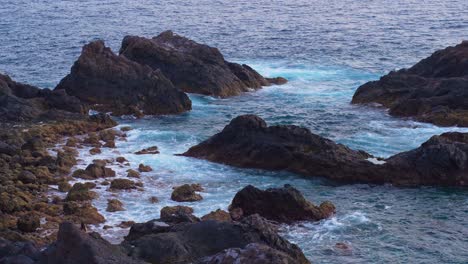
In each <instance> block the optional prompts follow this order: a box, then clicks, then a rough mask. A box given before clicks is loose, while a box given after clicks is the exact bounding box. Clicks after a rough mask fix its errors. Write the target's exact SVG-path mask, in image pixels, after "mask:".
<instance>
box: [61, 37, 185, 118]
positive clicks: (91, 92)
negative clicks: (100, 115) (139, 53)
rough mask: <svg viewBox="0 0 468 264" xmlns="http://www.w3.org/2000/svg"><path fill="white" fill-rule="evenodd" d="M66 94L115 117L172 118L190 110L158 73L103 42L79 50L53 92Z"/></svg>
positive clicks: (172, 87)
mask: <svg viewBox="0 0 468 264" xmlns="http://www.w3.org/2000/svg"><path fill="white" fill-rule="evenodd" d="M62 89H63V90H66V91H67V93H69V94H71V95H74V96H76V97H78V98H79V99H80V100H82V101H83V102H87V103H89V104H92V105H93V106H92V108H94V109H96V110H100V111H106V112H107V111H110V112H113V114H115V115H123V114H135V115H137V116H139V115H141V114H150V115H157V114H176V113H181V112H184V111H188V110H190V109H191V101H190V99H189V98H188V96H187V95H186V94H185V93H183V92H182V91H180V90H179V89H177V88H175V87H174V85H173V84H172V83H171V81H169V80H168V79H167V78H166V77H164V75H163V74H162V73H161V72H160V71H155V70H152V69H151V68H150V67H148V66H143V65H140V64H138V63H136V62H133V61H130V60H128V59H126V58H125V57H123V56H118V55H115V54H114V53H113V52H112V51H111V50H110V49H109V48H107V47H105V45H104V42H103V41H94V42H91V43H89V44H87V45H85V46H84V47H83V51H82V53H81V56H80V57H79V58H78V60H77V61H76V62H75V64H74V65H73V67H72V68H71V72H70V74H69V75H67V76H66V77H65V78H64V79H62V80H61V81H60V83H59V84H58V86H57V87H56V88H55V90H62Z"/></svg>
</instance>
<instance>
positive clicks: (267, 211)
mask: <svg viewBox="0 0 468 264" xmlns="http://www.w3.org/2000/svg"><path fill="white" fill-rule="evenodd" d="M229 210H230V211H235V210H240V212H242V216H249V215H252V214H259V215H260V216H262V217H264V218H266V219H268V220H273V221H277V222H282V223H292V222H295V221H304V220H309V221H318V220H322V219H325V218H328V217H330V216H332V215H333V214H334V213H335V206H334V205H333V204H332V203H331V202H328V201H327V202H323V203H322V204H321V205H320V206H315V205H314V204H312V203H311V202H309V201H307V200H306V199H305V198H304V196H302V194H301V193H300V192H299V191H298V190H297V189H295V188H294V187H292V186H290V185H286V186H284V187H283V188H270V189H267V190H265V191H263V190H260V189H257V188H255V187H254V186H252V185H249V186H246V187H245V188H243V189H242V190H240V191H239V192H237V193H236V195H235V196H234V199H233V200H232V203H231V205H230V206H229Z"/></svg>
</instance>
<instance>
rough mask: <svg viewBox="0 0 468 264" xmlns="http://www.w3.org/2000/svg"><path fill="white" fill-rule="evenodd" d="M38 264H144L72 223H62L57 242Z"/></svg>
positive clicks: (96, 234) (46, 251)
mask: <svg viewBox="0 0 468 264" xmlns="http://www.w3.org/2000/svg"><path fill="white" fill-rule="evenodd" d="M39 263H40V264H42V263H44V264H46V263H47V264H55V263H56V264H82V263H89V264H120V263H121V264H131V263H144V262H142V261H138V260H135V259H132V258H131V257H128V256H127V255H126V254H125V252H124V251H123V250H122V249H121V248H120V247H119V246H115V245H111V244H110V243H109V242H107V241H106V240H104V239H103V238H101V236H100V235H99V234H98V233H95V232H93V233H89V234H87V233H85V232H83V231H81V230H80V229H78V227H75V226H74V225H73V224H72V223H63V224H61V225H60V229H59V232H58V236H57V241H56V242H55V243H54V244H52V245H51V246H49V247H48V248H47V249H46V250H45V251H44V252H43V253H42V255H41V257H40V261H39Z"/></svg>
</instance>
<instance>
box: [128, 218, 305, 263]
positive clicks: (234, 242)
mask: <svg viewBox="0 0 468 264" xmlns="http://www.w3.org/2000/svg"><path fill="white" fill-rule="evenodd" d="M159 223H160V222H157V221H156V220H152V221H150V222H148V223H145V224H135V225H134V226H132V228H131V229H130V233H129V236H127V237H126V238H125V241H124V243H123V244H122V245H123V246H125V247H126V248H127V249H128V250H129V254H130V256H134V257H137V258H142V259H143V260H145V261H147V262H151V263H198V262H200V261H202V260H203V259H205V258H206V257H209V256H212V255H215V254H218V253H220V252H222V251H223V250H226V249H231V248H246V247H247V245H249V244H252V243H257V244H259V245H264V246H267V247H270V248H272V249H274V250H275V252H276V251H278V252H281V253H283V254H284V255H286V256H289V257H290V258H291V259H293V260H294V261H295V262H293V263H301V264H306V263H310V262H309V261H308V260H307V259H306V258H305V256H304V254H303V253H302V251H301V250H300V249H299V247H297V246H296V245H294V244H291V243H290V242H288V241H287V240H286V239H284V238H282V237H280V236H279V235H278V234H277V233H276V228H275V227H273V226H272V225H271V224H270V223H268V222H267V221H266V220H265V219H263V218H261V217H260V216H258V215H252V216H249V217H246V218H244V219H243V220H242V222H219V221H213V220H209V221H201V222H195V223H187V222H184V223H180V224H175V225H169V226H167V225H163V226H161V225H160V224H159ZM132 230H133V231H132ZM259 252H260V254H263V253H265V252H266V250H261V251H260V250H259ZM278 252H276V254H278ZM270 253H271V251H270ZM278 256H279V255H278ZM265 257H268V256H265ZM255 258H260V259H261V258H264V257H263V256H261V255H258V256H256V257H255ZM249 263H250V262H249Z"/></svg>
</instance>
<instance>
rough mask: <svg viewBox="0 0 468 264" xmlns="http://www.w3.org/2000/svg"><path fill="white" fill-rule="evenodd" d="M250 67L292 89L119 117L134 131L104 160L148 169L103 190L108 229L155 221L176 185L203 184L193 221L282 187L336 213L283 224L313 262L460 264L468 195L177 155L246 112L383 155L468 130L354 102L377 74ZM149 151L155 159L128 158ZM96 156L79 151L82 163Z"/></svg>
mask: <svg viewBox="0 0 468 264" xmlns="http://www.w3.org/2000/svg"><path fill="white" fill-rule="evenodd" d="M250 63H251V64H252V65H254V66H255V68H256V69H259V70H260V72H261V73H263V74H266V75H271V76H274V75H281V76H286V77H288V78H289V80H290V82H289V84H287V85H284V86H272V87H265V88H264V89H262V90H260V91H257V92H252V93H247V94H244V95H242V96H238V97H233V98H228V99H216V98H213V97H207V96H199V95H191V99H192V101H193V111H191V112H189V113H185V114H182V115H178V116H161V117H146V118H144V119H140V120H135V119H131V118H128V119H120V120H119V122H120V124H121V125H122V126H126V125H130V126H132V127H133V128H134V130H132V131H130V132H128V137H127V141H122V142H118V144H117V147H118V152H116V151H112V150H111V151H109V150H106V151H107V152H104V153H103V157H115V156H116V155H123V156H125V157H126V158H127V159H128V160H129V161H130V162H131V165H132V168H136V167H137V166H138V164H139V163H144V164H148V165H150V166H152V167H153V169H154V171H153V172H150V173H143V176H142V181H143V182H144V184H145V191H144V192H139V191H133V192H120V193H110V192H102V194H101V197H100V198H99V199H98V200H96V202H95V203H96V205H97V207H98V208H99V209H100V211H101V213H103V214H104V215H105V216H106V218H107V220H108V222H107V223H106V224H108V225H109V224H111V225H113V224H118V223H120V222H121V221H126V220H134V221H147V220H150V219H153V218H156V217H158V216H159V210H160V209H161V208H162V207H163V206H167V205H177V204H179V203H176V202H173V201H171V200H170V194H171V192H172V187H174V186H177V185H181V184H184V183H201V184H202V185H203V187H204V188H205V192H203V193H202V196H203V197H204V199H203V200H202V201H200V202H193V203H184V204H186V205H189V206H191V207H193V208H194V209H195V214H196V215H197V216H202V215H204V214H206V213H208V212H210V211H212V210H215V209H217V208H221V209H225V210H226V209H227V207H228V205H229V204H230V201H231V199H232V198H233V196H234V195H235V193H236V192H237V191H238V190H240V189H241V188H243V187H244V186H246V185H247V184H253V185H255V186H257V187H260V188H269V187H278V186H282V185H283V184H286V183H288V184H292V185H293V186H295V187H297V188H298V189H299V190H301V191H302V192H303V193H304V195H305V196H306V197H307V198H308V199H310V200H311V201H313V202H315V203H320V202H322V201H324V200H331V201H332V202H334V203H335V205H336V206H337V208H338V209H337V214H336V216H335V217H333V218H331V219H328V220H325V221H321V222H318V223H311V222H305V223H299V224H297V225H293V226H283V229H282V230H283V234H284V235H285V236H286V237H287V238H288V239H289V240H291V241H293V242H295V243H297V244H298V245H299V246H300V247H301V248H302V249H303V251H304V252H305V254H306V255H307V256H308V257H309V258H310V259H311V260H312V261H314V262H316V263H342V262H346V263H362V262H384V263H389V262H392V263H394V262H395V263H404V262H407V261H408V262H411V263H428V262H433V263H436V262H444V263H448V262H453V263H463V262H464V260H466V259H467V257H468V252H467V251H466V248H467V247H466V246H467V245H468V244H467V243H468V241H467V236H466V235H467V234H468V233H467V232H468V228H467V227H466V226H467V224H468V220H467V218H466V216H467V213H468V205H467V199H468V198H467V197H468V196H467V194H468V193H467V192H466V191H465V190H456V189H438V188H415V189H405V188H394V187H391V186H368V185H346V186H336V185H334V184H333V183H330V182H327V181H325V180H323V179H320V178H312V179H305V178H302V177H300V176H297V175H293V174H291V173H287V172H268V171H262V170H249V169H239V168H233V167H229V166H225V165H220V164H215V163H210V162H206V161H203V160H197V159H192V158H186V157H180V156H175V155H174V154H178V153H183V152H184V151H186V150H187V149H188V148H189V147H191V146H193V145H195V144H197V143H199V142H200V141H202V140H204V139H206V138H208V137H209V136H211V135H213V134H215V133H217V132H219V131H220V130H221V129H222V128H223V127H224V126H225V125H226V124H227V123H228V122H229V121H230V120H231V119H232V118H233V117H235V116H237V115H240V114H246V113H255V114H259V115H260V116H262V117H263V118H265V119H266V120H267V122H268V123H270V124H298V125H302V126H305V127H308V128H310V129H311V130H312V131H313V132H315V133H318V134H321V135H323V136H326V137H329V138H332V139H334V140H336V141H338V142H341V143H344V144H346V145H348V146H350V147H352V148H359V149H363V150H366V151H368V152H370V153H372V154H374V155H377V156H382V157H387V156H389V155H392V154H395V153H398V152H401V151H405V150H409V149H412V148H415V147H418V146H419V145H420V144H421V143H422V142H424V141H425V140H427V139H428V138H429V137H431V136H432V135H434V134H439V133H442V132H444V131H454V130H458V131H468V129H461V128H439V127H436V126H433V125H430V124H423V123H418V122H414V121H411V120H401V119H396V118H393V117H390V116H389V115H388V114H387V113H386V111H385V110H383V109H375V108H368V107H360V106H352V105H350V104H349V100H350V98H351V96H352V94H353V92H354V90H355V89H356V87H357V86H358V85H359V84H361V83H363V82H365V81H366V80H369V79H373V78H376V77H377V76H376V74H373V73H369V72H366V71H362V70H358V69H352V68H349V67H339V66H333V67H332V66H329V67H323V66H320V67H315V66H312V65H294V64H287V63H286V62H283V63H278V62H276V63H271V64H270V63H269V62H264V63H260V62H255V61H254V62H250ZM153 145H157V146H158V147H159V149H160V151H161V154H159V155H154V156H153V155H146V156H145V155H143V156H141V155H134V154H132V153H133V152H135V151H137V150H140V149H142V148H146V147H150V146H153ZM83 153H86V150H84V151H83ZM93 158H96V157H95V156H89V155H86V154H83V159H84V161H83V162H82V166H85V165H86V164H88V163H89V162H91V160H92V159H93ZM113 168H114V169H115V170H117V171H118V175H119V176H122V177H124V176H125V175H126V173H125V170H126V169H127V168H119V167H117V166H114V167H113ZM151 196H156V197H158V198H159V199H160V203H158V204H151V203H149V201H148V199H149V197H151ZM110 197H117V198H118V199H120V200H121V201H123V202H124V204H125V207H126V209H127V211H125V212H122V213H107V212H105V207H106V201H107V199H108V198H110ZM100 232H103V234H104V235H105V236H106V237H107V238H109V239H111V240H112V241H115V242H117V241H119V240H120V239H121V238H122V236H123V235H125V233H126V231H125V230H120V229H112V230H108V231H100ZM336 243H346V244H347V245H349V246H350V248H351V249H350V250H347V251H343V250H340V249H337V248H335V244H336Z"/></svg>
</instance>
